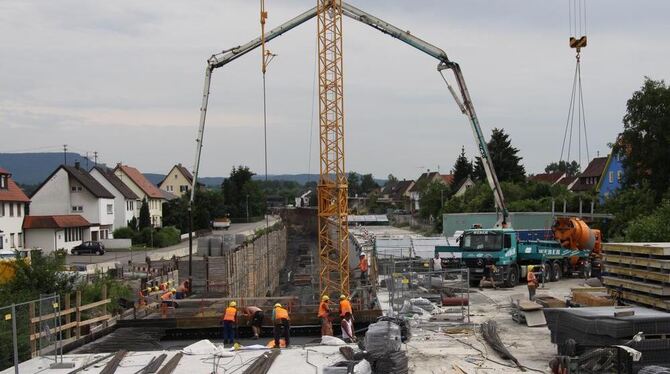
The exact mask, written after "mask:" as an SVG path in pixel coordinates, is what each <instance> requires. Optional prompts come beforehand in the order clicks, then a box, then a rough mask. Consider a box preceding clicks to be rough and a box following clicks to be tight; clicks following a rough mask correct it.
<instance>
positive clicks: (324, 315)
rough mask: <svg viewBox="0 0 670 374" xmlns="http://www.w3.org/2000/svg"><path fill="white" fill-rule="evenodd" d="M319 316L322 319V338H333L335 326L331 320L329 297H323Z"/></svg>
mask: <svg viewBox="0 0 670 374" xmlns="http://www.w3.org/2000/svg"><path fill="white" fill-rule="evenodd" d="M318 316H319V318H320V319H321V336H327V335H328V336H332V335H333V324H332V322H331V320H330V297H328V295H323V296H321V304H319V314H318Z"/></svg>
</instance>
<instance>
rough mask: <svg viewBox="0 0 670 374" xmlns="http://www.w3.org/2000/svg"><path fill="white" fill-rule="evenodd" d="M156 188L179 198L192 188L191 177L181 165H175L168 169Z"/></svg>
mask: <svg viewBox="0 0 670 374" xmlns="http://www.w3.org/2000/svg"><path fill="white" fill-rule="evenodd" d="M158 187H159V188H160V189H161V190H163V191H167V192H169V193H171V194H174V195H177V196H179V197H181V196H184V195H185V194H187V193H189V192H190V191H191V188H193V175H192V174H191V172H190V171H188V169H186V168H185V167H183V166H181V164H177V165H175V166H173V167H172V169H170V172H169V173H167V175H166V176H165V178H163V180H162V181H161V182H160V183H159V184H158Z"/></svg>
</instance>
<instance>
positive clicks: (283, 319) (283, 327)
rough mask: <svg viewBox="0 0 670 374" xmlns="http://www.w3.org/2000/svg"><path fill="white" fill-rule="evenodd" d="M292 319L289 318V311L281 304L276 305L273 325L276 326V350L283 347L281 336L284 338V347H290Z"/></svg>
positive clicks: (273, 313)
mask: <svg viewBox="0 0 670 374" xmlns="http://www.w3.org/2000/svg"><path fill="white" fill-rule="evenodd" d="M290 320H291V319H290V318H289V316H288V310H286V309H284V308H283V307H282V305H281V304H279V303H277V304H275V307H274V309H272V323H273V324H274V335H275V348H279V347H281V343H280V341H279V338H280V336H284V346H285V347H288V345H289V339H290V334H289V330H290V328H291V325H290Z"/></svg>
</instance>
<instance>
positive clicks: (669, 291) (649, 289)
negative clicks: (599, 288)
mask: <svg viewBox="0 0 670 374" xmlns="http://www.w3.org/2000/svg"><path fill="white" fill-rule="evenodd" d="M603 283H604V284H605V285H607V286H610V287H612V288H618V287H623V288H625V289H629V290H634V291H639V292H645V293H649V294H654V295H658V296H670V285H668V284H655V283H644V282H638V281H634V280H630V279H623V278H617V277H612V276H604V277H603Z"/></svg>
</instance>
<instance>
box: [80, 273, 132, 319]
mask: <svg viewBox="0 0 670 374" xmlns="http://www.w3.org/2000/svg"><path fill="white" fill-rule="evenodd" d="M105 285H106V286H107V297H108V298H110V299H112V301H111V303H110V304H108V311H110V312H111V314H112V315H114V314H117V313H120V312H122V311H123V309H122V308H121V307H120V306H119V298H124V299H128V300H132V299H133V298H134V296H133V290H132V289H131V288H130V286H129V285H128V284H126V283H123V282H121V281H119V280H116V279H112V278H110V277H108V276H106V275H103V274H98V276H97V277H96V278H95V280H94V281H92V282H91V283H89V284H86V285H84V286H82V287H81V288H80V289H79V290H80V291H81V303H82V304H90V303H92V302H95V301H99V300H102V288H103V286H105ZM85 317H86V318H88V317H90V316H85Z"/></svg>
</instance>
